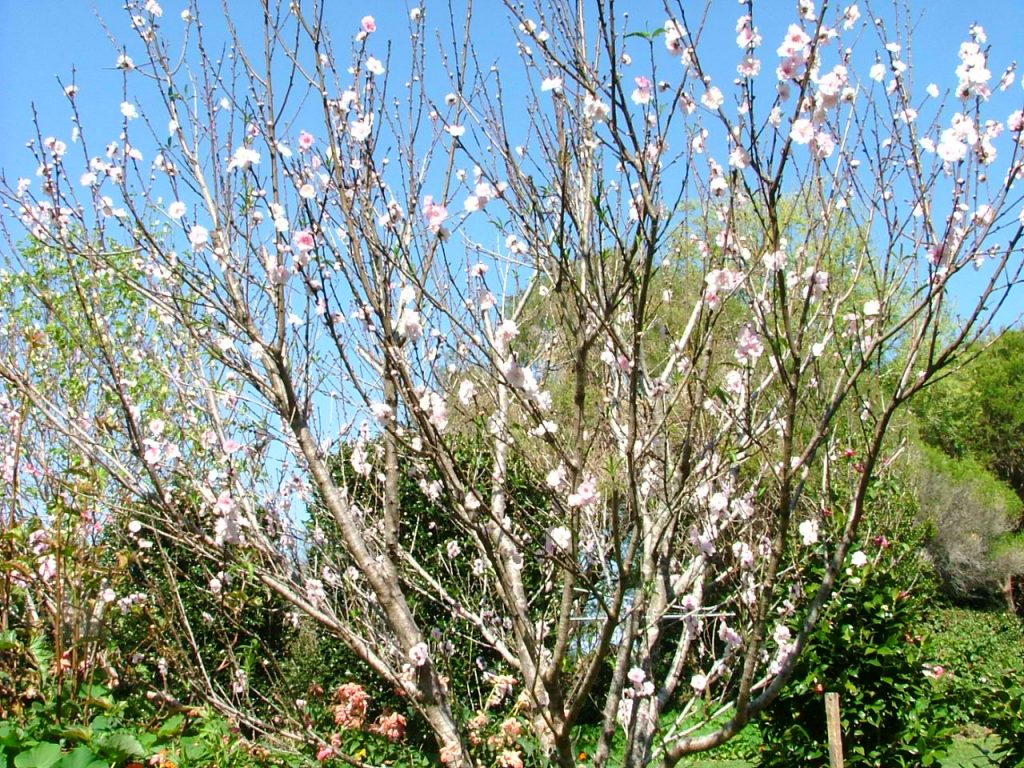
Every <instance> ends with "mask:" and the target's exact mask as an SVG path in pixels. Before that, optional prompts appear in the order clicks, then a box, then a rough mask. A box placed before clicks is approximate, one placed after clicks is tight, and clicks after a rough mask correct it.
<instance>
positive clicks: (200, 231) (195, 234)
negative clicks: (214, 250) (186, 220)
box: [188, 224, 210, 251]
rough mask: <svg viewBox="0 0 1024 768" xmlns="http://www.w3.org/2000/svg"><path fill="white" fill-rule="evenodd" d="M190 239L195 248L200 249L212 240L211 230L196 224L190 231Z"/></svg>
mask: <svg viewBox="0 0 1024 768" xmlns="http://www.w3.org/2000/svg"><path fill="white" fill-rule="evenodd" d="M188 241H189V242H190V243H191V244H192V247H193V248H194V249H195V250H197V251H198V250H200V249H202V248H204V247H205V246H206V244H207V243H209V242H210V230H208V229H207V228H206V227H201V226H199V225H198V224H196V225H195V226H194V227H192V229H190V230H189V231H188Z"/></svg>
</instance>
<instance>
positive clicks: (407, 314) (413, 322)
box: [396, 307, 423, 341]
mask: <svg viewBox="0 0 1024 768" xmlns="http://www.w3.org/2000/svg"><path fill="white" fill-rule="evenodd" d="M396 330H397V331H398V332H399V333H400V334H401V335H402V336H404V337H405V338H407V339H408V340H409V341H416V340H417V339H418V338H420V337H421V336H422V335H423V320H422V318H421V317H420V313H419V312H417V311H416V310H414V309H409V308H408V307H407V308H405V309H403V310H402V314H400V315H399V316H398V323H397V324H396Z"/></svg>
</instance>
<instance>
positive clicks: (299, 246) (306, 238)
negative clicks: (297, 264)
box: [292, 229, 316, 251]
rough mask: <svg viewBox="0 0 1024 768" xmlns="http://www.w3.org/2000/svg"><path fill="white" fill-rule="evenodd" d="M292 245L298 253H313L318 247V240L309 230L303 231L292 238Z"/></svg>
mask: <svg viewBox="0 0 1024 768" xmlns="http://www.w3.org/2000/svg"><path fill="white" fill-rule="evenodd" d="M292 245H294V246H295V249H296V250H298V251H311V250H313V249H314V248H315V247H316V240H314V239H313V234H312V233H311V232H310V231H309V230H308V229H303V230H300V231H298V232H296V233H295V234H294V235H293V236H292Z"/></svg>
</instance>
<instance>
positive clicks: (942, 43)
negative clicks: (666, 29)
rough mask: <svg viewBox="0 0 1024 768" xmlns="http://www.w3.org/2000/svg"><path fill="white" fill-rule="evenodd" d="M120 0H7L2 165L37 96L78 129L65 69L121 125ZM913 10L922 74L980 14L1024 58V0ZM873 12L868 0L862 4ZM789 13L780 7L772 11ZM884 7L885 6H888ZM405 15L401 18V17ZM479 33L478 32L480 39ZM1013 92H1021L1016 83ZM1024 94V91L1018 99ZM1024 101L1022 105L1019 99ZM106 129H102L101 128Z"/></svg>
mask: <svg viewBox="0 0 1024 768" xmlns="http://www.w3.org/2000/svg"><path fill="white" fill-rule="evenodd" d="M199 1H200V7H201V9H204V12H205V14H206V15H207V23H208V24H209V25H211V26H212V25H214V24H216V23H217V22H216V19H215V17H216V16H219V13H220V10H219V9H220V5H221V3H220V0H215V1H214V0H199ZM123 5H124V3H123V2H119V1H118V0H31V1H29V0H0V76H2V79H3V80H2V81H3V83H4V87H3V92H4V109H3V110H0V168H3V169H4V171H5V172H6V174H7V176H8V178H11V177H17V176H20V175H30V174H31V172H32V171H33V170H34V167H35V163H34V162H33V160H32V158H31V156H30V155H29V154H28V152H27V151H26V150H25V148H24V143H25V141H26V140H28V139H29V138H32V136H33V128H32V111H31V105H32V104H33V103H34V104H35V105H36V108H37V109H38V111H39V115H40V118H41V122H42V124H43V130H44V132H46V133H47V134H49V133H53V134H67V133H68V131H69V123H68V114H67V112H68V110H67V104H66V101H65V100H64V98H63V94H62V92H61V90H60V88H59V87H58V85H57V78H58V77H59V78H61V79H62V80H64V81H69V80H70V77H71V71H72V68H73V67H74V68H77V80H78V84H79V86H80V87H81V89H82V90H81V97H80V108H81V109H82V110H83V113H84V120H83V122H84V123H85V124H86V125H87V126H88V125H90V124H97V125H99V124H102V123H109V125H110V126H111V129H112V130H113V129H114V127H115V126H116V124H117V118H118V115H117V106H118V104H119V103H120V102H121V100H122V97H121V84H122V78H121V74H120V73H119V72H118V71H117V70H116V69H115V68H114V62H115V60H116V57H117V48H116V46H115V45H114V43H113V42H112V41H111V38H110V36H109V35H108V32H107V31H106V30H105V29H104V27H103V25H102V24H101V22H100V19H102V20H103V22H104V23H105V24H106V25H107V28H108V29H109V32H110V34H112V35H114V36H116V37H119V38H122V39H130V38H131V37H132V33H131V30H130V28H129V20H128V15H127V14H126V12H125V11H124V10H123ZM229 5H230V7H231V9H232V11H233V12H234V11H236V10H237V13H235V14H234V17H235V21H236V23H238V24H239V25H240V26H241V27H243V28H244V27H245V25H246V24H255V23H257V19H258V17H259V15H260V13H259V10H258V9H259V6H260V3H259V0H229ZM424 5H425V6H426V7H427V9H428V24H429V26H432V27H433V26H435V25H438V24H440V23H441V22H442V21H443V20H444V19H443V15H444V14H445V6H446V5H447V3H445V4H442V3H438V2H431V0H426V2H424ZM502 5H503V4H502V3H501V2H500V0H478V2H477V3H476V4H475V6H476V8H475V17H476V24H477V29H479V30H480V35H486V36H491V35H493V33H494V30H495V29H496V28H498V27H504V26H506V24H505V21H504V17H505V14H504V11H503V9H502ZM684 5H685V6H686V7H687V8H690V9H699V8H700V7H702V6H703V3H701V2H695V1H694V0H686V1H685V3H684ZM874 5H875V6H878V7H880V8H884V9H885V12H884V16H885V17H886V18H890V17H891V11H889V4H888V3H886V2H877V3H875V4H874ZM911 5H912V10H911V14H912V16H914V17H915V18H917V19H918V23H917V31H916V33H915V35H914V41H915V42H914V46H913V50H914V55H913V66H914V68H915V70H917V72H918V73H923V74H919V75H918V77H919V78H921V80H922V82H927V81H928V80H927V78H931V79H934V80H936V81H938V82H948V81H949V79H951V77H952V71H953V69H954V67H955V66H956V63H957V62H956V48H957V46H958V45H959V43H960V41H962V40H964V39H965V37H966V33H967V28H968V26H969V25H970V24H971V22H973V21H977V22H979V23H981V24H983V25H984V26H985V29H986V31H987V32H988V36H989V42H990V43H991V46H992V51H993V66H992V69H993V71H994V72H998V71H1000V70H1001V67H1002V66H1003V65H1005V64H1006V63H1008V62H1009V61H1010V60H1012V59H1021V60H1022V64H1024V43H1022V39H1024V38H1022V31H1024V2H1022V1H1021V0H981V1H980V2H964V1H963V0H913V2H912V3H911ZM163 6H164V18H163V21H164V26H165V27H167V28H170V27H172V26H174V25H175V24H178V25H179V26H180V22H179V21H178V15H179V14H180V12H181V11H182V9H184V8H185V7H186V2H185V0H164V2H163ZM327 6H328V8H329V20H330V24H329V26H330V27H331V28H333V29H336V30H337V32H336V34H337V35H338V36H339V37H340V36H342V35H345V34H349V31H350V30H354V29H356V28H357V25H358V20H359V18H360V17H361V16H362V15H363V14H364V13H366V12H372V13H374V14H375V16H376V17H377V20H378V23H379V24H380V28H381V32H380V34H381V35H386V34H388V28H389V23H388V22H389V21H390V22H392V23H393V24H392V25H391V26H392V28H393V27H397V29H398V39H397V41H396V43H398V42H400V41H401V39H402V35H403V33H404V30H405V18H406V16H407V13H408V7H409V3H407V2H406V0H377V1H376V2H373V3H360V2H352V1H351V0H329V2H327ZM793 6H795V2H789V0H762V2H761V3H760V4H759V6H758V7H759V8H760V9H761V10H760V14H761V16H760V18H759V19H758V23H759V26H760V27H761V29H762V33H763V34H764V36H765V41H766V47H767V46H769V45H770V47H772V48H774V46H775V43H774V42H772V41H773V40H774V39H775V35H773V34H772V31H771V29H772V27H773V25H774V23H775V22H778V23H782V22H783V21H788V20H789V19H790V18H792V17H793V15H794V11H793V10H792V9H793ZM860 6H861V8H862V10H865V11H866V4H865V3H864V2H863V1H862V2H861V3H860ZM618 8H620V9H622V10H629V11H631V16H632V18H633V19H634V21H635V22H636V23H637V25H638V26H640V25H641V23H642V22H641V19H645V18H650V20H651V22H652V24H660V22H661V21H662V20H663V17H664V13H663V12H662V11H661V10H660V9H661V8H662V3H661V2H660V0H634V1H633V2H620V3H618ZM775 9H779V10H783V9H784V10H785V13H779V14H777V15H775V14H772V15H771V16H769V15H768V14H769V13H771V12H772V11H773V10H775ZM739 12H740V9H739V6H738V5H737V4H736V2H734V0H715V2H714V3H713V16H712V18H713V21H714V25H715V26H714V27H713V28H714V29H716V30H720V31H721V33H722V34H723V35H724V40H723V42H724V41H725V40H729V41H731V39H732V34H731V33H732V24H733V23H734V21H735V17H736V16H737V15H738V14H739ZM880 12H881V11H880ZM395 22H397V23H395ZM478 39H479V38H478ZM502 47H504V46H493V47H485V51H484V52H485V53H486V54H489V53H490V52H491V51H494V52H495V55H497V54H498V52H499V51H500V50H501V48H502ZM504 48H505V50H504V53H505V56H506V57H507V60H508V62H509V64H510V66H509V68H508V70H509V71H508V72H503V76H505V77H506V78H508V77H509V75H510V74H511V75H512V76H513V77H514V76H516V75H517V74H518V72H519V71H520V68H519V66H518V62H515V61H514V58H515V53H514V50H512V49H511V48H509V47H504ZM722 48H723V49H725V50H727V55H728V57H729V61H730V62H732V59H733V54H734V50H733V48H732V46H731V42H730V43H729V44H728V45H723V46H722ZM1012 93H1013V95H1014V96H1017V97H1020V96H1021V95H1022V91H1021V90H1020V89H1019V88H1015V89H1014V90H1013V91H1012ZM1019 101H1020V99H1019V98H1018V102H1019ZM1019 107H1020V104H1019V103H1018V104H1017V105H1016V106H1015V107H1010V109H1013V108H1019ZM94 132H95V133H96V135H103V133H104V132H102V131H94Z"/></svg>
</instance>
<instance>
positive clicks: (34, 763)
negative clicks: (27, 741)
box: [14, 741, 60, 768]
mask: <svg viewBox="0 0 1024 768" xmlns="http://www.w3.org/2000/svg"><path fill="white" fill-rule="evenodd" d="M58 762H60V744H54V743H53V742H52V741H44V742H41V743H40V744H36V746H34V747H32V749H30V750H27V751H25V752H22V753H21V754H20V755H18V756H17V757H15V758H14V768H52V766H54V765H56V764H57V763H58Z"/></svg>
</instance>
